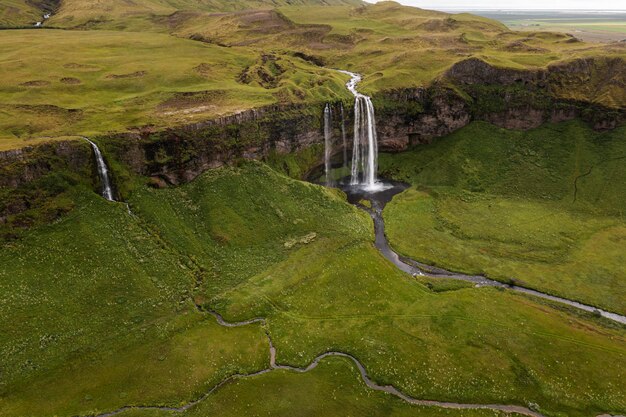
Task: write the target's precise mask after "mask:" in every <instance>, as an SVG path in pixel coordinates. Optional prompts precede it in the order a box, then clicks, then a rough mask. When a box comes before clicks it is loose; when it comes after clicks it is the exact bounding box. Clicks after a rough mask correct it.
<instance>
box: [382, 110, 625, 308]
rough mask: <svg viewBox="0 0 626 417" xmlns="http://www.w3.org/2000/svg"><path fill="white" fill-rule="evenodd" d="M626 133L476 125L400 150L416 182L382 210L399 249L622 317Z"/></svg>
mask: <svg viewBox="0 0 626 417" xmlns="http://www.w3.org/2000/svg"><path fill="white" fill-rule="evenodd" d="M623 137H624V130H623V129H617V130H615V131H613V132H608V133H602V134H600V133H596V132H593V131H591V130H590V129H589V128H588V127H586V126H585V125H583V124H582V123H580V122H568V123H562V124H559V125H551V126H546V127H542V128H539V129H535V130H532V131H529V132H507V131H504V130H501V129H498V128H495V127H493V126H490V125H488V124H485V123H474V124H472V125H470V126H468V127H467V128H464V129H462V130H461V131H459V132H457V133H454V134H452V135H450V136H449V137H446V138H444V139H441V140H439V141H437V142H436V143H435V144H434V145H430V146H424V147H417V148H415V149H414V150H412V151H411V152H408V153H405V154H400V155H394V156H391V155H385V157H384V158H383V161H382V163H381V165H382V167H383V168H382V170H383V172H384V173H386V175H389V176H392V177H394V178H397V179H403V180H406V181H409V182H411V183H412V184H414V185H415V188H413V189H411V190H410V191H408V192H406V193H405V194H404V195H401V196H398V197H397V198H396V199H394V201H393V202H392V203H391V204H390V205H389V206H388V208H387V209H386V210H385V219H386V221H387V233H388V236H389V238H390V241H391V243H392V245H393V246H394V247H395V248H396V249H398V250H399V251H400V252H401V253H403V254H405V255H407V256H411V257H414V258H415V259H418V260H422V261H424V262H426V263H431V264H435V265H439V266H443V267H447V268H451V269H454V270H458V271H463V272H468V273H486V274H487V275H488V276H490V277H492V278H496V279H499V280H502V281H515V282H519V283H522V284H524V285H527V286H530V287H533V288H537V289H540V290H543V291H547V292H550V293H553V294H558V295H561V296H565V297H568V298H573V299H577V300H581V301H584V302H587V303H591V304H594V305H597V306H601V307H605V308H608V309H610V310H614V311H617V312H620V313H624V312H626V304H624V295H625V294H626V288H625V287H624V285H623V282H624V278H626V276H625V275H624V269H623V267H622V265H624V262H625V261H626V258H624V251H623V246H624V245H623V242H624V239H625V237H626V223H625V220H624V207H626V194H624V189H625V187H624V180H623V178H624V174H625V173H624V172H623V171H624V164H623V161H624V157H626V147H625V146H624V141H623Z"/></svg>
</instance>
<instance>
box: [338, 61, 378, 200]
mask: <svg viewBox="0 0 626 417" xmlns="http://www.w3.org/2000/svg"><path fill="white" fill-rule="evenodd" d="M341 72H342V73H344V74H347V75H349V76H350V77H351V79H350V81H348V83H347V84H346V87H348V90H350V92H351V93H352V94H353V95H354V98H355V100H354V143H353V147H352V177H351V181H350V183H351V185H361V186H363V187H365V188H366V189H372V190H373V189H376V188H377V185H376V182H377V178H376V173H377V171H378V138H377V136H376V117H375V115H374V105H373V104H372V99H371V98H370V97H368V96H366V95H364V94H361V93H359V92H358V91H357V89H356V87H357V85H358V83H359V82H360V81H361V76H360V75H358V74H354V73H352V72H349V71H341Z"/></svg>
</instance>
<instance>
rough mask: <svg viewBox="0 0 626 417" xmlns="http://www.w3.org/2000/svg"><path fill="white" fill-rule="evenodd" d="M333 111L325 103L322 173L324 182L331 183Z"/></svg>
mask: <svg viewBox="0 0 626 417" xmlns="http://www.w3.org/2000/svg"><path fill="white" fill-rule="evenodd" d="M332 118H333V111H332V109H331V107H330V104H326V108H325V109H324V173H325V174H326V184H327V185H330V184H332V178H331V169H332V164H331V158H332V156H333V142H332V140H333V124H332V123H333V119H332Z"/></svg>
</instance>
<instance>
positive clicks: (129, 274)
mask: <svg viewBox="0 0 626 417" xmlns="http://www.w3.org/2000/svg"><path fill="white" fill-rule="evenodd" d="M74 198H75V199H76V204H77V206H78V207H79V208H78V209H77V210H75V211H73V212H72V213H71V214H70V215H68V216H66V217H64V218H63V219H62V220H61V221H59V222H57V223H55V224H52V225H49V226H46V227H41V228H38V229H35V230H33V231H31V232H29V234H28V236H27V237H26V238H25V239H24V240H20V241H18V242H13V243H11V244H8V245H5V246H4V247H3V249H2V251H0V263H1V264H2V265H3V269H2V271H1V272H0V274H2V275H0V278H2V279H0V283H1V284H0V295H1V297H0V300H3V301H2V302H0V312H1V313H2V314H0V317H2V319H1V320H0V326H1V327H0V329H1V331H2V333H3V334H7V335H9V337H7V338H2V340H1V341H0V350H1V352H2V354H0V358H2V359H1V361H2V362H1V363H0V366H1V367H2V369H3V376H4V378H3V385H2V386H1V391H0V396H1V398H2V404H3V407H2V411H1V412H0V415H2V416H3V417H5V416H6V417H8V416H20V417H21V416H30V415H33V416H34V415H36V416H39V417H41V416H53V415H56V416H73V415H82V414H88V413H94V412H96V411H98V410H99V411H107V410H112V409H115V408H117V407H120V406H122V405H132V404H142V405H145V404H148V405H152V404H156V405H159V404H161V405H180V404H181V403H185V402H187V401H189V400H190V399H192V398H198V397H200V396H201V395H202V393H203V392H206V391H207V390H208V388H209V387H210V386H212V385H214V384H215V383H216V381H217V380H218V379H220V378H221V377H223V376H225V375H228V374H232V373H235V372H249V371H252V370H255V369H262V368H263V367H265V366H267V361H268V347H267V344H266V343H267V341H266V339H265V336H264V335H263V332H262V330H261V329H260V328H259V325H250V326H248V327H240V328H235V329H227V328H223V327H218V326H217V325H216V324H215V322H214V320H213V318H212V317H211V316H204V315H202V314H201V313H198V312H197V311H196V310H194V309H193V306H192V305H191V303H190V298H193V299H194V300H195V302H196V303H201V304H203V305H204V306H205V307H207V308H216V309H218V310H219V311H220V312H222V313H224V314H225V316H226V317H227V319H230V320H240V319H249V318H251V317H257V316H266V317H268V323H267V326H266V328H265V329H264V330H265V331H267V332H268V333H269V334H270V335H271V337H272V339H273V341H274V345H275V346H276V348H277V349H278V357H277V361H278V363H288V364H293V365H298V366H303V365H306V364H308V363H309V362H310V361H311V360H312V359H313V357H315V356H317V355H318V354H320V353H322V352H325V351H328V350H338V351H342V352H348V353H351V354H353V355H354V356H356V357H358V358H359V360H360V361H362V362H363V364H364V365H365V366H366V368H367V369H368V372H369V373H370V374H371V375H372V377H373V378H374V379H375V380H376V381H378V382H379V383H383V384H386V383H388V384H394V385H396V386H398V387H399V388H401V389H402V390H403V391H405V392H407V393H408V394H411V395H413V396H416V397H419V398H427V399H438V400H444V401H460V402H470V403H505V404H520V405H524V406H528V405H529V404H530V403H535V404H538V405H537V407H539V408H540V409H541V410H543V411H544V412H546V413H548V414H550V415H556V414H557V413H559V412H560V413H563V414H566V415H568V416H574V417H577V416H581V417H582V416H588V415H597V414H601V413H602V412H606V411H609V410H610V411H613V412H623V411H624V410H626V403H624V400H623V399H624V398H625V396H624V392H623V387H622V384H620V383H619V381H621V380H622V379H623V369H622V368H621V367H619V366H616V367H609V368H606V367H605V366H603V364H606V363H607V361H609V362H611V363H620V361H621V358H622V357H623V356H624V355H625V354H626V350H625V346H626V342H625V339H624V337H625V334H624V330H623V329H621V328H618V327H615V328H611V327H610V325H608V324H606V323H604V324H603V322H599V321H596V320H597V319H596V318H594V317H592V316H591V315H580V316H579V315H578V313H572V312H570V311H561V310H560V309H559V308H554V307H553V306H550V305H548V304H545V303H543V302H539V301H538V300H535V299H532V298H528V297H526V296H522V295H517V294H512V293H508V292H502V291H497V290H495V289H475V288H463V287H450V288H447V289H446V290H442V291H443V292H438V293H437V292H432V291H431V290H429V289H428V288H427V287H426V286H424V285H423V284H421V283H420V282H418V281H416V280H414V279H412V278H411V277H410V276H408V275H404V274H402V273H401V272H399V271H398V270H396V269H395V268H394V267H393V266H392V265H390V264H388V263H387V261H385V260H384V258H383V257H382V256H381V255H379V254H378V252H377V251H376V250H375V249H374V247H373V245H372V243H371V240H372V236H373V235H372V229H371V227H372V225H371V220H370V219H369V217H368V216H367V215H366V214H365V213H363V212H362V211H359V210H357V209H356V208H354V207H352V206H350V205H348V204H347V203H346V202H345V200H344V199H343V197H342V196H341V195H339V194H338V193H336V192H334V191H331V190H327V189H324V188H321V187H318V186H314V185H311V184H305V183H301V182H298V181H294V180H291V179H288V178H286V177H283V176H280V175H278V174H276V173H275V172H273V171H271V170H270V169H268V168H267V167H264V166H262V165H259V164H246V165H244V166H242V167H240V168H224V169H219V170H215V171H210V172H208V173H207V174H205V175H203V176H202V177H200V178H199V179H198V180H196V181H194V182H192V183H190V184H187V185H185V186H182V187H178V188H172V189H165V190H153V189H148V188H141V189H138V191H137V192H136V193H134V194H133V195H132V196H131V198H130V202H131V208H132V210H133V213H134V215H129V214H128V213H127V211H126V208H125V207H124V206H123V205H120V204H115V203H107V202H105V201H103V200H102V199H101V198H99V197H97V196H96V195H94V194H93V193H91V192H90V191H86V190H84V189H82V188H79V189H78V190H77V194H76V195H75V196H74ZM51 312H53V313H51ZM607 326H608V327H607ZM235 340H236V342H235ZM325 369H326V370H328V369H332V370H333V376H332V381H331V379H330V377H329V376H328V372H325V371H324V370H325ZM344 372H345V373H344ZM270 383H271V384H272V385H266V384H270ZM248 384H253V385H248ZM259 384H260V385H259ZM274 384H276V385H274ZM329 384H333V386H334V387H337V385H341V386H344V387H346V391H345V392H344V391H339V390H337V389H336V388H334V387H332V388H331V387H330V386H329ZM241 386H242V387H243V388H239V387H240V385H239V384H236V385H230V386H228V387H223V390H224V391H222V390H220V391H218V392H217V394H216V398H215V399H214V398H213V397H212V396H211V397H209V398H208V399H207V400H206V401H205V403H203V404H202V408H197V409H193V410H190V413H192V414H191V415H195V414H193V413H200V415H203V414H202V413H203V411H202V410H212V409H217V410H225V409H228V410H230V411H229V412H233V413H235V412H237V410H242V409H247V410H250V413H251V414H261V413H263V412H264V410H266V409H267V407H269V406H271V405H272V404H273V402H274V401H278V399H276V397H270V398H268V399H267V403H266V402H265V401H261V402H259V403H254V402H251V400H252V398H253V397H252V395H253V394H252V393H251V392H249V393H248V394H247V395H243V394H241V395H237V396H232V395H231V394H236V393H237V392H238V391H237V390H240V389H245V387H247V386H254V387H257V388H258V389H265V388H263V386H265V387H274V386H277V387H289V390H292V391H293V393H294V394H293V395H294V396H306V397H307V398H310V399H311V404H313V401H314V400H315V399H317V398H319V397H316V395H319V396H323V394H324V393H325V392H328V390H332V391H333V392H334V393H335V394H334V397H331V398H328V400H324V401H322V402H320V403H317V404H316V405H315V406H314V405H311V406H310V407H311V408H310V409H311V410H322V411H324V412H326V411H327V412H328V413H330V415H346V411H345V410H344V408H343V407H340V406H339V404H343V403H344V402H345V403H346V404H347V405H346V407H349V408H348V410H349V413H353V414H359V413H360V412H359V411H358V410H362V409H361V408H357V405H356V403H355V401H358V402H359V403H362V401H367V403H362V404H363V406H365V405H369V404H372V406H373V407H376V408H375V409H374V410H381V412H383V411H382V410H387V409H388V407H392V409H397V410H398V411H397V412H398V413H408V412H409V411H415V413H416V414H417V415H420V416H421V415H427V416H430V415H440V414H441V415H449V413H445V412H441V413H439V412H438V411H436V410H434V411H433V410H432V409H412V408H411V409H410V410H408V409H404V407H402V406H400V404H398V403H397V402H396V401H395V400H392V399H389V398H387V397H386V396H380V395H377V394H372V393H368V394H367V396H366V397H365V398H363V397H360V396H361V394H359V392H362V391H361V390H362V385H361V383H360V382H358V381H357V380H356V379H355V374H354V371H353V370H351V369H350V367H347V366H345V365H344V364H342V363H341V362H337V361H332V360H329V361H328V364H324V365H322V367H321V368H320V369H319V370H317V371H315V373H313V374H310V375H292V374H290V373H288V372H278V373H271V374H268V375H266V376H263V377H259V378H257V379H253V380H250V381H245V382H241ZM316 386H317V387H318V388H316V391H315V392H311V389H312V387H316ZM359 387H361V388H359ZM285 389H287V388H285ZM232 390H235V391H232ZM318 390H319V391H318ZM261 393H262V392H261ZM261 393H258V394H261ZM355 395H358V396H359V397H358V398H363V400H362V401H361V400H354V396H355ZM383 397H384V398H383ZM225 398H228V399H229V400H228V401H229V403H228V404H225V403H224V401H225ZM335 398H336V399H335ZM44 399H45V400H44ZM344 399H345V400H344ZM374 402H375V403H376V404H375V405H374V404H373V403H374ZM282 404H283V405H281V407H284V408H281V409H284V410H287V409H290V410H291V409H293V408H292V407H294V406H296V407H301V404H298V405H295V404H294V403H289V402H286V403H282ZM205 407H206V408H205ZM306 407H307V406H305V408H306ZM379 407H382V408H379ZM533 407H535V406H533ZM307 409H308V408H307ZM224 412H226V411H224ZM285 412H286V411H285ZM134 414H135V415H137V413H134ZM485 414H486V415H490V414H489V413H485ZM130 415H133V413H130ZM148 415H150V413H148ZM402 415H404V414H402ZM454 415H458V414H454ZM463 415H465V414H463ZM467 415H472V416H473V415H483V413H468V414H467Z"/></svg>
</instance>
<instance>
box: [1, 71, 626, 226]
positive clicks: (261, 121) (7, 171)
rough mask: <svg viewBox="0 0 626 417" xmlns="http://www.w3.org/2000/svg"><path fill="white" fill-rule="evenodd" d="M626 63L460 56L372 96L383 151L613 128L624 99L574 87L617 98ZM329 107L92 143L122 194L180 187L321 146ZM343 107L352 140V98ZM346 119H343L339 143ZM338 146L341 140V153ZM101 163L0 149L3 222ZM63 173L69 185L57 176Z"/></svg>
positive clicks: (248, 114)
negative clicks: (441, 141) (545, 127)
mask: <svg viewBox="0 0 626 417" xmlns="http://www.w3.org/2000/svg"><path fill="white" fill-rule="evenodd" d="M625 65H626V64H625V62H624V61H623V60H602V61H597V60H592V59H584V60H579V61H575V62H570V63H564V64H559V65H554V66H551V67H549V68H548V69H545V70H536V71H519V70H513V69H500V68H495V67H493V66H491V65H489V64H487V63H485V62H483V61H480V60H477V59H469V60H466V61H462V62H460V63H458V64H456V65H454V66H453V67H451V68H450V69H449V71H448V72H447V73H446V74H445V76H444V77H443V78H442V79H441V80H440V81H439V82H438V83H435V84H434V85H432V86H430V87H428V88H415V89H403V90H394V91H387V92H385V93H384V94H379V95H377V96H376V97H374V104H375V107H376V112H377V122H378V123H377V124H378V126H377V127H378V133H379V144H380V149H381V150H382V151H402V150H405V149H406V148H407V147H409V146H411V145H418V144H425V143H430V142H432V141H433V140H434V139H436V138H438V137H441V136H444V135H446V134H448V133H451V132H453V131H455V130H457V129H459V128H461V127H463V126H465V125H467V124H468V123H470V122H471V121H472V120H485V121H488V122H491V123H493V124H495V125H497V126H500V127H504V128H511V129H529V128H533V127H537V126H539V125H541V124H542V123H545V122H558V121H563V120H569V119H573V118H576V117H580V118H583V119H584V120H586V121H587V122H589V123H590V125H591V126H593V127H594V128H595V129H612V128H614V127H616V126H617V125H618V124H620V123H622V122H623V120H624V118H625V110H626V109H625V108H624V103H626V100H624V101H621V102H620V106H617V107H616V108H606V107H602V106H599V105H596V104H594V103H593V102H589V101H580V100H577V99H576V98H575V97H576V92H577V91H580V89H583V88H594V83H597V82H596V80H597V79H599V78H600V79H602V80H603V81H602V82H601V83H600V84H601V85H602V86H603V87H602V88H610V87H611V86H613V87H616V86H617V87H619V88H614V89H615V91H616V93H614V94H619V93H620V92H622V91H625V90H626V89H625V88H624V84H623V83H624V76H625V75H624V74H626V70H625V68H624V66H625ZM605 84H606V86H605ZM607 86H608V87H607ZM596 90H598V89H597V88H596ZM601 93H602V91H601V90H598V94H601ZM334 106H335V111H334V114H335V115H338V114H340V112H339V103H335V104H334ZM323 107H324V104H323V103H320V104H319V105H317V106H302V105H275V106H268V107H264V108H261V109H255V110H248V111H244V112H241V113H238V114H235V115H232V116H228V117H223V118H220V119H216V120H210V121H206V122H202V123H196V124H192V125H187V126H182V127H179V128H176V129H169V130H164V131H153V130H151V129H149V128H146V129H139V130H135V131H132V132H127V133H123V134H117V135H110V136H106V137H100V138H94V139H95V140H96V141H97V142H98V143H99V144H100V147H101V149H102V151H103V153H104V156H105V158H106V159H107V160H108V162H109V164H110V165H111V168H112V173H113V177H114V178H113V179H114V182H115V183H116V185H117V188H118V189H119V191H120V192H121V194H122V196H123V195H125V193H126V192H128V190H127V189H126V188H125V186H126V185H125V184H129V183H131V181H128V180H129V179H130V178H131V177H132V176H133V175H142V176H146V177H151V178H152V184H153V185H155V186H166V185H167V184H173V185H176V184H182V183H185V182H189V181H191V180H193V179H194V178H196V177H197V176H198V175H199V174H201V173H202V172H204V171H206V170H207V169H209V168H215V167H218V166H220V165H223V164H225V163H229V162H231V161H235V160H237V159H239V158H248V159H266V158H268V157H270V158H271V157H272V156H275V155H284V154H290V153H297V152H300V151H303V150H305V149H318V148H319V149H321V146H322V144H323V142H324V139H323V126H322V123H323V122H322V119H323ZM344 107H345V109H346V111H345V114H346V120H345V125H346V133H347V136H348V144H349V146H350V145H351V142H352V140H351V138H352V123H353V116H352V103H345V104H344ZM340 124H341V121H340V119H339V118H337V117H335V119H334V126H333V128H334V131H335V138H337V143H338V144H339V142H340V138H341V133H340V132H341V130H340ZM313 145H320V146H318V147H317V148H314V147H313ZM340 149H341V148H340V147H339V145H337V147H336V151H339V150H340ZM313 158H314V160H313V161H312V163H315V160H317V159H315V158H318V160H319V162H321V158H322V152H319V155H314V156H313ZM309 159H310V158H309ZM309 162H311V161H309ZM94 166H95V164H94V161H93V155H92V153H91V149H90V147H89V146H88V144H87V143H85V142H83V141H70V142H55V143H49V144H43V145H39V146H36V147H32V148H24V149H20V150H14V151H8V152H0V226H2V224H3V223H4V224H7V223H11V222H13V220H14V219H15V218H16V217H15V216H16V215H19V214H20V213H23V212H27V211H29V210H31V209H32V208H33V207H37V205H38V204H39V202H40V200H42V199H43V200H45V199H46V198H48V197H50V198H53V197H54V196H56V195H60V194H62V193H63V192H64V191H65V190H66V189H67V188H68V187H70V186H71V183H72V182H74V183H76V182H80V181H85V180H86V181H88V182H90V183H91V186H93V187H94V189H95V188H97V185H98V184H94V182H96V181H97V175H96V173H95V168H94ZM59 175H61V177H63V178H65V179H67V178H69V179H70V181H69V182H68V181H66V180H63V181H61V180H59ZM59 184H61V185H59ZM42 189H43V192H41V190H42ZM35 196H41V198H39V197H37V198H35ZM43 200H42V201H43ZM18 223H19V222H18Z"/></svg>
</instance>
